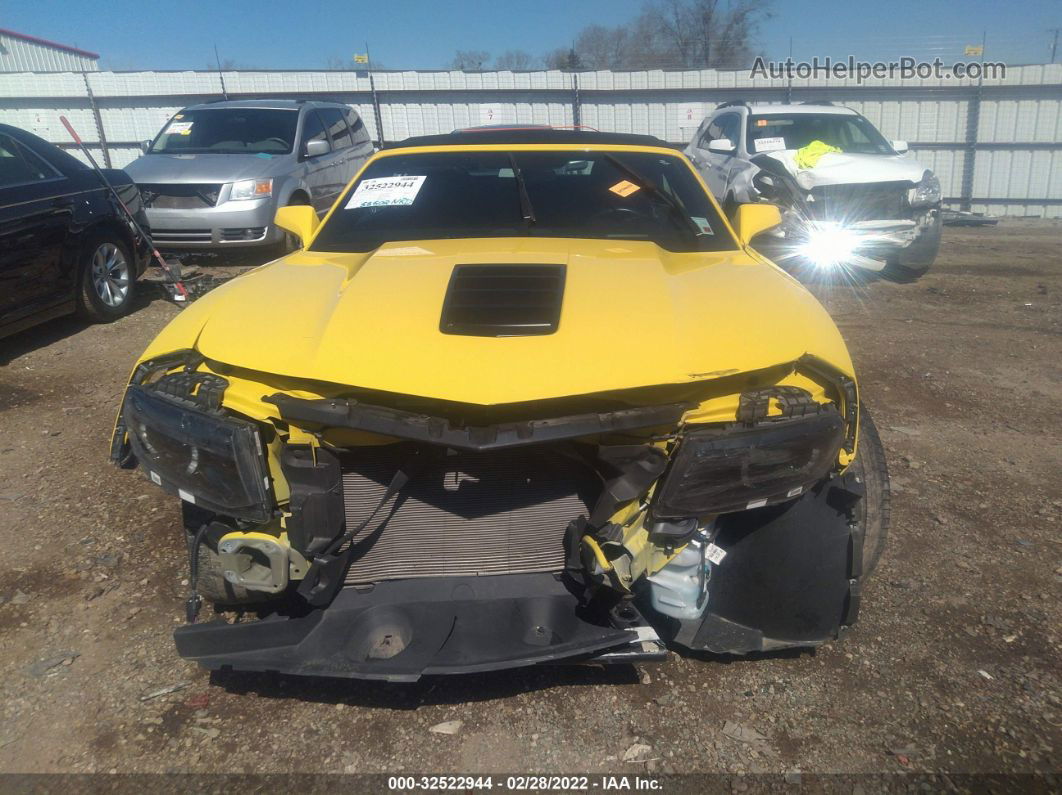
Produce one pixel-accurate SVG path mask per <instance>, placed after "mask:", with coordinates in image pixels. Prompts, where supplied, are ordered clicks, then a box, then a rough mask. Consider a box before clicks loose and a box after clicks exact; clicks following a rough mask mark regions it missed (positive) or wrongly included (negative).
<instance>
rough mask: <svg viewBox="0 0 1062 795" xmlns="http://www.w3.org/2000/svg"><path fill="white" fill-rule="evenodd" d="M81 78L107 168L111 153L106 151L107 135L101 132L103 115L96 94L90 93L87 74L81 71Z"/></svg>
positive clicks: (90, 87) (109, 163)
mask: <svg viewBox="0 0 1062 795" xmlns="http://www.w3.org/2000/svg"><path fill="white" fill-rule="evenodd" d="M81 78H82V79H83V80H84V81H85V94H86V95H87V96H88V101H89V107H90V108H92V117H93V118H94V119H95V120H96V136H97V137H98V138H99V140H100V151H101V152H102V153H103V164H104V165H105V166H107V168H110V167H111V153H110V152H109V151H107V136H106V134H105V133H104V132H103V117H102V116H100V107H99V105H97V104H96V95H95V94H93V93H92V86H90V85H89V79H88V74H87V73H85V72H82V73H81ZM86 156H87V152H86Z"/></svg>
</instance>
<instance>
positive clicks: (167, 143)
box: [149, 108, 299, 155]
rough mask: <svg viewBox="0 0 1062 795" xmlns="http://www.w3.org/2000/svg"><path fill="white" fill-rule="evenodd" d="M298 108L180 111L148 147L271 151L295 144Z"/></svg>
mask: <svg viewBox="0 0 1062 795" xmlns="http://www.w3.org/2000/svg"><path fill="white" fill-rule="evenodd" d="M298 122H299V111H298V110H296V109H292V110H270V109H265V108H211V109H206V110H185V111H181V112H180V113H178V114H177V115H176V116H174V117H173V118H172V119H170V123H169V124H167V125H166V127H165V128H163V130H162V132H161V133H159V137H158V138H156V139H155V142H154V143H153V144H152V145H151V149H150V150H149V151H150V152H152V153H156V154H198V153H205V152H209V153H212V154H225V155H235V154H252V155H253V154H271V155H282V154H287V153H288V152H290V151H291V150H292V149H293V148H294V145H295V127H296V126H297V125H298Z"/></svg>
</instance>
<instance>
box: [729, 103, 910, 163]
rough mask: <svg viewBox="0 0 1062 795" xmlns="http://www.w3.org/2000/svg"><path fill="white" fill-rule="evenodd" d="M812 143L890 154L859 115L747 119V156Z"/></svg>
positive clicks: (780, 116) (793, 115) (809, 115)
mask: <svg viewBox="0 0 1062 795" xmlns="http://www.w3.org/2000/svg"><path fill="white" fill-rule="evenodd" d="M812 141H822V142H823V143H826V144H829V145H830V146H836V147H837V148H838V149H840V150H841V151H842V152H854V153H856V154H864V155H894V154H896V152H895V151H894V150H893V148H892V146H890V145H889V142H888V141H886V140H885V138H884V137H883V136H882V134H881V133H879V132H878V131H877V130H876V129H875V128H874V125H873V124H871V123H870V122H869V121H867V120H866V119H864V118H863V117H862V116H856V115H848V114H841V113H791V114H779V115H774V114H771V115H764V116H749V122H748V150H749V154H753V155H755V154H762V153H764V152H777V151H780V150H782V149H801V148H803V147H805V146H807V145H808V144H810V143H811V142H812Z"/></svg>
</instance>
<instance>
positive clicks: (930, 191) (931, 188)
mask: <svg viewBox="0 0 1062 795" xmlns="http://www.w3.org/2000/svg"><path fill="white" fill-rule="evenodd" d="M907 200H908V202H910V204H911V206H912V207H918V206H920V205H923V204H936V203H937V202H938V201H940V180H939V179H937V177H936V175H935V174H934V173H933V172H932V171H927V172H926V173H924V174H923V175H922V181H921V182H919V183H918V184H917V185H915V186H914V187H913V188H911V190H910V191H909V192H908V194H907Z"/></svg>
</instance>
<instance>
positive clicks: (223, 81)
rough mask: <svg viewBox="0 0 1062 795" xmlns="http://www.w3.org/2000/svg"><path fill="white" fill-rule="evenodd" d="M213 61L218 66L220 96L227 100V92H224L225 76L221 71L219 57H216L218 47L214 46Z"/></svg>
mask: <svg viewBox="0 0 1062 795" xmlns="http://www.w3.org/2000/svg"><path fill="white" fill-rule="evenodd" d="M214 61H215V62H216V63H217V65H218V80H220V81H221V96H223V97H225V99H228V98H229V92H228V91H226V90H225V75H224V74H223V73H222V71H221V56H220V55H218V45H216V44H215V45H214Z"/></svg>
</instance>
